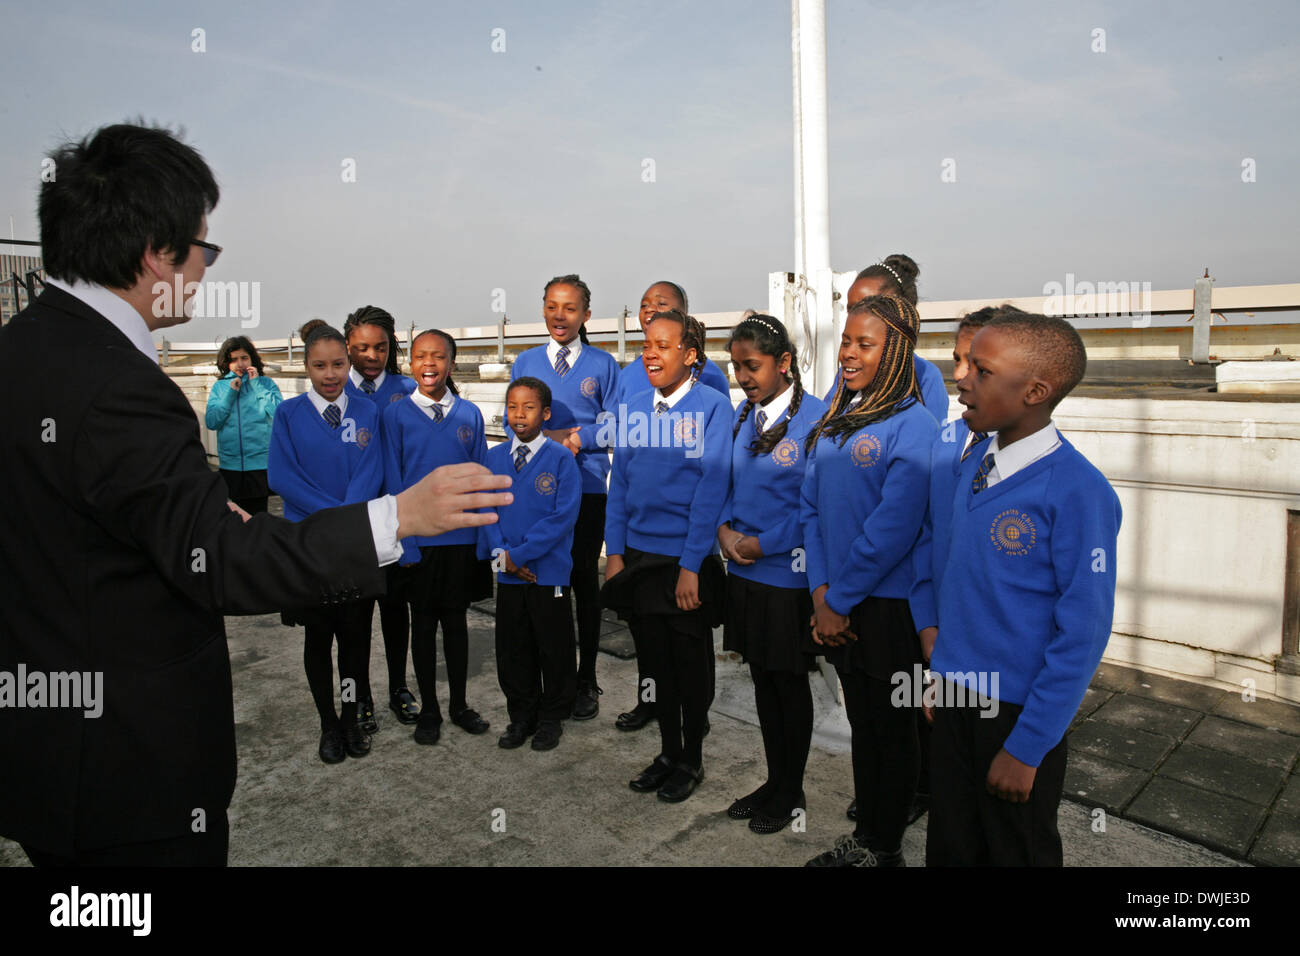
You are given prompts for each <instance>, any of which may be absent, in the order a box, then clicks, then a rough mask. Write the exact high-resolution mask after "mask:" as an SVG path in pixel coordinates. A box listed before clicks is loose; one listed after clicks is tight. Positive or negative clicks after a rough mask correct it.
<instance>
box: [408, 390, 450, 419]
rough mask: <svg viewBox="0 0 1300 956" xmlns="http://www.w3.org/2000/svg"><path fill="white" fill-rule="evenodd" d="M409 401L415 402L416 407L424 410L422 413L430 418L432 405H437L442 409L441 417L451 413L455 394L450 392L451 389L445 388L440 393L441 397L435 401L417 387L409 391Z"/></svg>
mask: <svg viewBox="0 0 1300 956" xmlns="http://www.w3.org/2000/svg"><path fill="white" fill-rule="evenodd" d="M411 401H413V402H415V406H416V408H418V409H419V410H420V411H422V412H424V414H426V415H428V416H429V417H430V418H433V417H434V416H433V406H435V405H437V406H439V407H440V408H441V409H442V417H443V418H446V417H447V416H448V415H450V414H451V407H452V406H453V405H455V404H456V396H455V395H453V394H452V393H451V389H447V390H446V391H445V392H443V393H442V398H441V399H440V400H439V401H436V402H435V401H434V400H433V399H431V398H430V397H429V396H428V395H425V394H424V392H422V391H420V390H419V389H418V388H417V389H416V390H415V391H413V392H412V393H411Z"/></svg>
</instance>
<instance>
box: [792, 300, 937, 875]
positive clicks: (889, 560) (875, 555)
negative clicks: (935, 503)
mask: <svg viewBox="0 0 1300 956" xmlns="http://www.w3.org/2000/svg"><path fill="white" fill-rule="evenodd" d="M918 319H919V317H918V315H917V312H916V308H915V306H913V305H912V304H911V303H910V302H907V301H906V300H904V299H899V298H896V297H894V296H871V297H869V298H867V299H864V300H863V301H862V302H860V303H858V304H856V305H854V306H852V307H851V308H850V309H849V317H848V321H847V322H846V323H845V326H844V333H843V335H842V336H841V339H840V353H839V365H840V383H839V385H838V386H837V388H836V391H835V394H834V395H833V397H832V401H831V407H830V410H829V411H828V412H827V413H826V414H825V415H824V416H823V417H822V419H821V421H819V422H818V423H817V424H816V426H814V428H813V430H812V431H811V432H810V433H809V436H808V440H807V443H806V446H805V450H806V451H807V453H808V467H807V470H806V472H805V475H804V482H803V488H802V492H801V498H802V508H801V516H802V520H803V530H804V547H805V548H806V551H807V561H808V587H809V588H810V589H811V591H812V599H813V609H814V610H813V618H812V621H811V624H812V641H813V646H815V647H816V648H817V650H818V652H819V653H823V654H825V655H826V658H827V660H828V661H830V662H831V663H832V664H834V665H835V669H836V672H837V673H838V674H839V678H840V684H841V686H842V687H843V689H844V708H845V710H846V712H847V714H848V718H849V726H850V727H851V729H852V749H853V785H854V786H853V789H854V795H855V797H856V800H857V822H856V828H855V830H854V832H853V833H851V834H849V835H848V836H845V837H842V838H841V839H840V840H839V842H838V843H837V844H836V845H835V847H834V848H833V849H831V850H829V851H827V852H826V853H823V854H822V855H821V856H819V857H817V858H816V859H814V860H811V861H810V862H809V865H810V866H901V865H902V863H903V857H902V852H901V847H902V838H903V830H904V829H905V827H906V825H907V817H908V811H909V809H910V807H911V803H912V794H913V789H914V788H915V785H916V779H917V772H918V770H919V763H920V756H919V750H918V744H917V731H916V712H915V708H913V707H912V706H911V698H910V696H908V697H907V699H905V700H903V701H902V702H901V703H900V702H898V701H895V700H893V699H892V698H893V697H894V683H893V678H894V675H896V674H898V673H900V672H901V673H903V674H905V675H908V676H909V678H910V675H911V674H912V666H913V665H914V664H919V663H920V660H921V647H920V643H919V641H918V639H917V636H916V631H915V628H914V627H913V624H912V616H911V613H910V611H909V609H908V603H907V597H908V593H909V592H910V590H911V586H912V579H913V563H912V558H911V554H912V550H913V548H914V547H915V545H916V541H917V537H918V534H919V532H920V530H921V524H922V520H923V518H924V517H925V508H926V502H927V500H928V494H929V475H930V449H931V445H932V444H933V442H934V440H935V438H936V436H937V434H938V430H939V425H938V423H937V422H936V421H935V420H934V418H933V416H931V415H930V413H929V412H927V411H926V410H925V407H924V406H923V405H922V404H921V402H920V401H918V399H919V396H920V392H919V388H918V385H917V380H916V367H915V363H914V360H913V359H914V353H913V348H914V346H915V343H916V334H917V326H918ZM896 704H898V705H897V706H896Z"/></svg>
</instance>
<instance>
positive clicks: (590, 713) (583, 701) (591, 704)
mask: <svg viewBox="0 0 1300 956" xmlns="http://www.w3.org/2000/svg"><path fill="white" fill-rule="evenodd" d="M603 693H604V691H603V690H601V689H600V688H599V687H598V686H596V682H595V681H594V680H580V681H578V696H577V698H576V699H575V700H574V701H573V719H574V720H591V718H593V717H595V716H596V715H597V714H599V713H600V700H599V699H598V698H599V697H600V695H601V694H603Z"/></svg>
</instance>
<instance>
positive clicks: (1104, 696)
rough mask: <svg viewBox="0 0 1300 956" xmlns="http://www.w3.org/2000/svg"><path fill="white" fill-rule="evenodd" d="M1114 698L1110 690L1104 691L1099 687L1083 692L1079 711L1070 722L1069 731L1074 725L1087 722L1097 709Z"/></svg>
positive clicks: (1113, 693)
mask: <svg viewBox="0 0 1300 956" xmlns="http://www.w3.org/2000/svg"><path fill="white" fill-rule="evenodd" d="M1114 696H1115V692H1114V691H1112V690H1106V689H1104V688H1101V687H1089V688H1088V689H1087V690H1086V691H1084V692H1083V700H1082V702H1080V704H1079V709H1078V710H1077V711H1076V712H1075V714H1074V720H1072V721H1071V722H1070V729H1071V730H1073V729H1074V725H1075V724H1080V723H1082V722H1083V721H1085V720H1087V719H1088V718H1089V717H1090V716H1092V714H1093V713H1094V712H1096V710H1097V708H1098V707H1100V706H1101V705H1102V704H1104V703H1106V701H1108V700H1110V699H1111V698H1112V697H1114Z"/></svg>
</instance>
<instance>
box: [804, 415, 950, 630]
mask: <svg viewBox="0 0 1300 956" xmlns="http://www.w3.org/2000/svg"><path fill="white" fill-rule="evenodd" d="M936 427H937V426H936ZM933 438H934V435H933V434H932V433H929V432H924V431H922V430H921V429H919V428H918V429H907V430H904V429H902V428H900V429H899V431H898V432H896V433H895V434H894V436H893V440H892V441H891V442H890V449H889V453H888V455H889V457H888V461H887V467H888V469H889V470H888V471H887V472H886V473H885V482H884V485H883V486H882V487H881V489H880V503H879V504H878V505H876V507H875V508H873V509H872V510H871V513H870V514H869V515H867V517H866V520H865V521H863V523H862V532H861V534H859V535H858V536H857V537H856V538H854V539H853V543H852V544H851V545H849V553H848V554H847V555H845V556H844V560H843V561H842V562H841V564H840V571H839V573H838V574H837V576H836V580H835V581H834V582H832V583H831V586H830V589H829V590H827V592H826V598H825V600H826V606H827V607H829V608H830V609H831V610H832V611H834V612H835V613H836V614H848V613H849V612H850V611H851V610H853V608H854V607H855V606H856V605H857V604H859V603H861V602H862V600H863V599H864V598H866V597H867V596H868V595H870V594H871V592H872V591H874V590H875V589H876V586H877V585H879V584H880V581H881V579H882V578H884V576H885V575H886V574H888V573H889V572H890V571H892V570H893V569H894V567H895V565H897V564H898V563H899V562H900V561H903V560H905V559H907V558H909V556H910V553H911V551H912V549H913V548H914V547H915V545H916V538H917V534H918V533H919V532H920V530H921V521H922V520H923V519H924V517H925V509H926V505H927V503H928V502H929V498H930V443H931V441H932V440H933Z"/></svg>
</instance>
